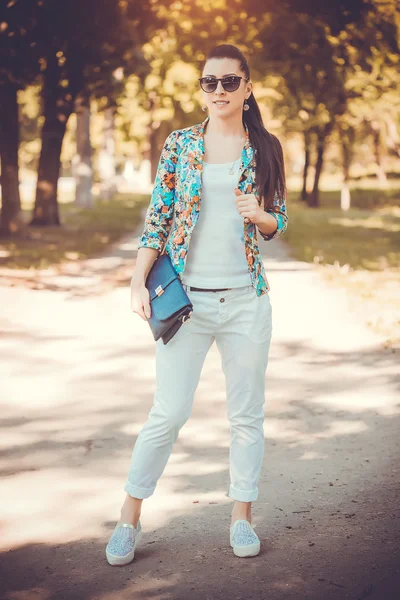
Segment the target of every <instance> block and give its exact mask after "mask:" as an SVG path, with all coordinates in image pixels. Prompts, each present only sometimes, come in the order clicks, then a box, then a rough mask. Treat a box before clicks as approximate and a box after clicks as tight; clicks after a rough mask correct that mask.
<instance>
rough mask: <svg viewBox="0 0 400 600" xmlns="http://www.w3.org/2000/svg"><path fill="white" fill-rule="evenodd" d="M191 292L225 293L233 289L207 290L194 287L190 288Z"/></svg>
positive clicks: (190, 286)
mask: <svg viewBox="0 0 400 600" xmlns="http://www.w3.org/2000/svg"><path fill="white" fill-rule="evenodd" d="M188 288H189V290H190V291H193V292H225V291H226V290H231V289H232V288H214V289H210V288H208V289H206V288H198V287H193V286H192V285H189V286H188Z"/></svg>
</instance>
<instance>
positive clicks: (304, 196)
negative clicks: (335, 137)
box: [300, 131, 310, 202]
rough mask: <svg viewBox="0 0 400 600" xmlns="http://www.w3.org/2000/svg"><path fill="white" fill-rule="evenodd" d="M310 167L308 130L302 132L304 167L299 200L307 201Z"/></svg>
mask: <svg viewBox="0 0 400 600" xmlns="http://www.w3.org/2000/svg"><path fill="white" fill-rule="evenodd" d="M309 167H310V135H309V132H307V131H305V132H304V169H303V189H302V190H301V194H300V200H301V201H302V202H306V201H307V177H308V169H309Z"/></svg>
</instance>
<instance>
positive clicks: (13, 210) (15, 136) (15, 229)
mask: <svg viewBox="0 0 400 600" xmlns="http://www.w3.org/2000/svg"><path fill="white" fill-rule="evenodd" d="M40 12H41V6H40V3H39V2H35V1H33V0H20V1H19V2H18V3H16V2H8V3H7V4H2V5H1V6H0V56H1V64H0V161H1V188H2V210H1V215H0V233H1V234H2V235H11V234H12V235H16V234H17V235H18V234H21V233H22V232H23V231H24V229H25V223H24V221H23V219H22V215H21V201H20V195H19V174H18V171H19V168H18V147H19V125H18V122H19V118H18V117H19V115H18V102H17V94H18V91H19V90H20V89H23V88H24V87H25V86H26V85H27V84H29V83H32V82H33V81H34V80H35V78H36V77H37V75H38V73H39V55H38V53H37V46H36V43H35V39H34V30H35V27H36V23H37V19H38V18H39V16H40Z"/></svg>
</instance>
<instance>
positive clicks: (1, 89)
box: [0, 0, 400, 339]
mask: <svg viewBox="0 0 400 600" xmlns="http://www.w3.org/2000/svg"><path fill="white" fill-rule="evenodd" d="M399 30H400V13H399V3H398V0H368V1H366V0H331V1H330V2H319V1H318V0H285V1H283V2H279V3H275V2H272V1H271V0H268V1H266V0H261V1H260V0H257V1H255V0H230V1H229V2H227V1H225V0H212V1H211V0H191V1H189V2H179V1H176V2H171V1H164V2H163V1H154V0H150V1H148V2H142V1H137V0H119V1H117V0H104V1H102V2H97V0H70V1H68V2H65V1H63V0H52V1H49V0H8V1H7V0H2V2H1V8H0V156H1V168H2V171H1V195H2V210H1V220H0V232H1V234H0V235H1V238H0V266H2V267H4V268H6V269H15V270H21V269H29V268H31V269H32V268H33V269H36V268H45V267H47V266H51V265H55V264H60V263H61V262H63V261H68V260H69V261H71V260H78V261H79V259H80V258H85V257H89V256H91V255H93V254H95V253H96V252H99V251H101V250H103V249H105V248H107V245H108V244H109V243H110V242H112V241H114V240H116V239H118V238H119V237H120V236H121V235H122V234H123V233H125V232H126V231H128V230H130V229H131V228H132V225H134V224H135V223H136V222H137V220H138V218H139V215H140V214H142V213H141V210H138V209H139V208H141V207H143V205H145V204H146V203H147V202H148V199H149V196H148V194H149V193H150V191H151V184H152V181H153V179H154V175H155V170H156V167H157V162H158V158H159V154H160V150H161V146H162V144H163V141H164V140H165V138H166V136H167V135H168V134H169V133H170V132H171V131H172V130H173V129H177V128H181V127H186V126H189V125H192V124H194V123H196V122H199V121H201V120H203V119H204V117H205V114H204V113H203V112H202V111H201V93H200V90H199V86H198V81H197V78H198V77H199V75H200V74H201V68H202V65H203V63H204V59H205V56H206V55H207V51H208V50H209V49H210V48H211V47H213V46H214V45H215V44H219V43H234V44H236V45H238V46H239V47H240V48H241V50H243V51H244V52H245V54H246V55H247V57H248V59H249V62H250V66H251V69H252V80H253V82H254V93H255V96H256V98H257V100H258V102H259V104H260V106H261V110H262V113H263V117H264V120H265V125H266V127H267V128H268V129H269V130H270V131H271V132H273V133H274V134H276V135H278V136H279V138H280V140H281V142H282V145H283V148H284V153H285V159H286V169H287V177H288V189H289V198H288V204H289V207H290V209H289V210H290V216H291V226H290V227H289V229H288V232H287V235H286V236H285V241H286V243H287V244H289V245H290V247H291V250H292V252H293V254H294V256H295V257H297V258H300V259H302V260H306V261H311V262H314V263H317V264H319V265H328V266H329V267H330V268H326V269H325V272H326V275H327V277H328V278H330V279H332V278H334V279H335V280H336V281H340V283H341V284H342V285H346V286H347V287H348V289H349V291H350V293H352V292H353V290H355V291H356V292H357V293H358V298H359V300H360V303H361V304H362V306H364V307H366V313H367V314H368V315H369V317H367V318H368V319H369V321H370V324H371V325H372V326H373V327H375V328H378V329H379V330H380V331H385V332H386V334H387V335H388V338H389V337H390V338H396V339H397V338H398V335H399V329H398V319H397V317H396V315H395V314H394V312H395V304H396V302H395V298H394V289H395V288H396V287H397V285H398V283H399V279H398V271H397V267H398V265H399V257H400V253H399V238H400V235H399V228H400V208H399V202H400V93H399V87H400V72H399V68H400V50H399V39H400V38H399V35H400V34H399ZM88 211H89V212H88ZM82 231H84V232H85V235H82ZM383 306H384V307H385V309H386V310H384V311H383V310H382V307H383Z"/></svg>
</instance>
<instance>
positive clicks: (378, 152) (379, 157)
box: [371, 121, 387, 185]
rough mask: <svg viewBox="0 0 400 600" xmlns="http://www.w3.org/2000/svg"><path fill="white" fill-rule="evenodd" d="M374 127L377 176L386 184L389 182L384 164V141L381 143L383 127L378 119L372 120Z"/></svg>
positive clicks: (382, 183)
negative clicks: (381, 127)
mask: <svg viewBox="0 0 400 600" xmlns="http://www.w3.org/2000/svg"><path fill="white" fill-rule="evenodd" d="M371 127H372V136H373V143H374V154H375V164H376V176H377V178H378V180H379V183H380V184H381V185H385V184H386V183H387V177H386V173H385V170H384V168H383V165H382V143H381V129H380V126H379V123H378V122H377V121H372V122H371Z"/></svg>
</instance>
